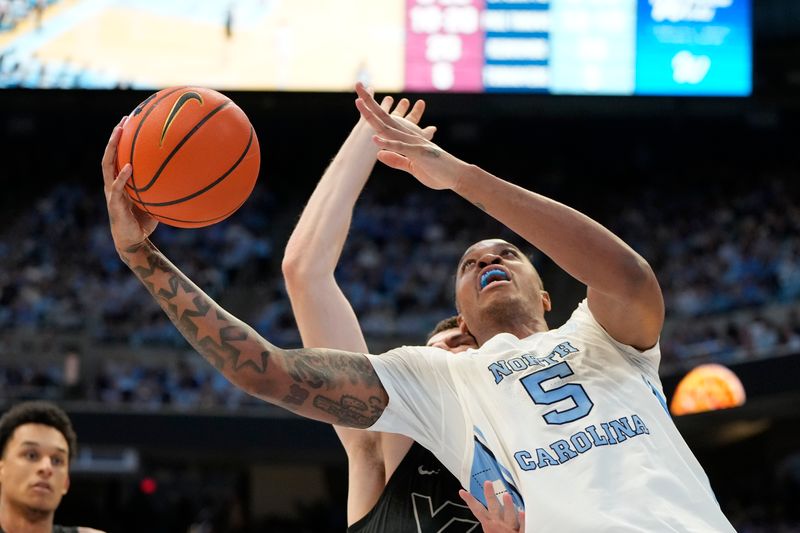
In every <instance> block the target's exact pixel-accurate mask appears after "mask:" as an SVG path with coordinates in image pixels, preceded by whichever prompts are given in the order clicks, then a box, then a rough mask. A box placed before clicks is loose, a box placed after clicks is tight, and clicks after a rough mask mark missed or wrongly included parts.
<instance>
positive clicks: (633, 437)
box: [370, 301, 733, 533]
mask: <svg viewBox="0 0 800 533" xmlns="http://www.w3.org/2000/svg"><path fill="white" fill-rule="evenodd" d="M659 359H660V353H659V349H658V346H656V347H654V348H652V349H650V350H647V351H645V352H640V351H638V350H636V349H635V348H633V347H630V346H626V345H623V344H621V343H619V342H617V341H615V340H614V339H613V338H611V336H610V335H609V334H608V333H606V331H605V330H604V329H603V328H602V327H601V326H600V325H599V324H598V323H597V321H596V320H595V319H594V317H593V316H592V314H591V312H590V311H589V307H588V304H587V302H586V301H584V302H582V303H581V304H580V305H579V306H578V308H577V309H576V310H575V312H574V313H573V314H572V317H571V318H570V319H569V320H568V321H567V322H566V323H565V324H564V325H563V326H562V327H560V328H558V329H554V330H550V331H547V332H542V333H536V334H534V335H531V336H530V337H527V338H525V339H517V338H516V337H515V336H514V335H511V334H508V333H502V334H499V335H497V336H495V337H494V338H492V339H491V340H489V341H488V342H486V343H485V344H484V345H483V346H482V347H481V348H480V349H478V350H469V351H467V352H465V353H462V354H457V355H452V354H450V353H448V352H445V351H444V350H440V349H437V348H427V347H402V348H398V349H396V350H392V351H390V352H387V353H386V354H383V355H381V356H370V360H371V362H372V364H373V366H374V368H375V371H376V372H377V373H378V376H379V377H380V379H381V382H382V383H383V385H384V387H385V388H386V391H387V392H388V394H389V405H388V407H387V409H386V410H385V411H384V413H383V415H382V416H381V418H380V419H379V420H378V422H377V423H376V424H375V425H374V426H373V427H372V428H370V429H372V430H375V431H386V432H394V433H403V434H405V435H408V436H409V437H411V438H413V439H415V440H416V441H417V442H419V443H420V444H422V445H423V446H425V447H427V448H428V449H430V450H431V451H432V452H433V453H434V454H435V455H436V456H437V457H438V458H439V459H440V460H441V461H442V463H443V464H444V465H445V466H446V467H447V468H448V469H450V471H451V472H453V474H454V475H455V476H456V477H458V478H459V479H460V480H461V483H462V485H463V486H464V487H465V488H468V489H469V490H470V492H471V493H472V494H473V495H474V496H475V497H476V498H478V499H479V500H481V501H483V500H484V498H483V482H484V481H485V480H490V481H492V482H493V483H494V485H495V489H496V493H497V494H501V493H503V492H506V491H508V492H510V493H511V494H512V496H513V497H514V499H515V501H516V502H517V503H518V505H524V507H525V512H526V516H527V518H526V524H527V531H528V532H530V533H533V532H534V531H535V532H537V533H540V532H548V531H557V532H573V531H574V532H582V531H642V532H654V531H676V532H678V531H680V532H687V531H696V532H704V533H705V532H711V531H733V528H732V527H731V525H730V523H729V522H728V520H727V519H726V518H725V516H724V515H723V514H722V511H721V510H720V508H719V504H718V503H717V501H716V499H715V498H714V494H713V492H712V490H711V487H710V485H709V482H708V478H707V477H706V475H705V473H704V472H703V469H702V467H701V466H700V464H699V463H698V462H697V460H696V459H695V457H694V455H692V452H691V451H690V450H689V448H688V446H687V445H686V443H685V442H684V440H683V438H682V437H681V436H680V434H679V433H678V430H677V428H676V427H675V424H674V423H673V422H672V419H671V418H670V415H669V413H668V412H667V406H666V403H665V400H664V395H663V391H662V387H661V382H660V380H659V378H658V363H659ZM484 503H485V502H484Z"/></svg>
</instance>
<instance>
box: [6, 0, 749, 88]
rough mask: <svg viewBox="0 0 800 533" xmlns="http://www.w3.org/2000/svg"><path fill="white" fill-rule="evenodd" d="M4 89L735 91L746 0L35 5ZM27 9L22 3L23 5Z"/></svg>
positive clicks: (11, 51) (22, 15) (19, 10)
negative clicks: (359, 85) (357, 86)
mask: <svg viewBox="0 0 800 533" xmlns="http://www.w3.org/2000/svg"><path fill="white" fill-rule="evenodd" d="M14 5H15V6H16V10H15V11H12V12H9V13H6V14H5V15H4V16H3V17H1V18H0V87H11V88H26V87H31V88H65V89H69V88H81V89H100V88H134V89H146V90H152V89H157V88H162V87H166V86H171V85H202V86H207V87H213V88H216V89H220V90H251V91H259V90H268V91H350V90H352V88H353V85H354V83H355V82H356V81H357V80H360V81H363V82H366V83H368V84H370V85H372V86H374V87H375V88H376V89H377V90H380V91H393V92H397V91H410V92H437V91H443V92H466V93H480V92H537V93H551V94H602V95H718V96H746V95H749V94H750V92H751V86H752V80H751V78H752V72H751V70H752V59H751V56H752V52H751V41H752V38H751V0H203V1H197V0H47V1H46V2H45V3H44V5H46V6H47V7H46V8H45V9H44V12H43V13H42V12H37V13H35V12H34V11H33V10H32V9H29V8H26V6H30V5H33V3H28V2H22V3H17V4H14ZM26 9H27V11H26Z"/></svg>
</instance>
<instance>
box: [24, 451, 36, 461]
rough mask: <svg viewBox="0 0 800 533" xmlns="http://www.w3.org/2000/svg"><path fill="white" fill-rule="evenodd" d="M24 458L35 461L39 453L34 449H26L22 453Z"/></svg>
mask: <svg viewBox="0 0 800 533" xmlns="http://www.w3.org/2000/svg"><path fill="white" fill-rule="evenodd" d="M24 457H25V459H29V460H31V461H35V460H37V459H38V458H39V454H38V453H37V452H36V451H35V450H28V451H26V452H25V454H24Z"/></svg>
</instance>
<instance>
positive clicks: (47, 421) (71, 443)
mask: <svg viewBox="0 0 800 533" xmlns="http://www.w3.org/2000/svg"><path fill="white" fill-rule="evenodd" d="M25 424H41V425H43V426H50V427H51V428H54V429H56V430H58V431H59V432H61V434H62V435H64V439H66V441H67V446H68V447H69V457H70V459H71V458H74V457H75V452H76V451H77V450H76V449H77V446H78V437H77V436H76V435H75V430H74V429H72V422H70V420H69V417H68V416H67V413H65V412H64V411H63V410H62V409H61V408H60V407H58V406H57V405H55V404H52V403H50V402H41V401H36V402H22V403H19V404H17V405H15V406H14V407H12V408H11V409H9V410H8V411H6V413H5V414H4V415H3V416H2V418H0V457H2V456H3V455H5V453H6V445H7V444H8V441H9V440H11V436H12V435H13V434H14V432H15V431H16V430H17V428H18V427H19V426H22V425H25Z"/></svg>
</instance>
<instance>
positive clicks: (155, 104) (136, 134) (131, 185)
mask: <svg viewBox="0 0 800 533" xmlns="http://www.w3.org/2000/svg"><path fill="white" fill-rule="evenodd" d="M183 89H186V87H176V88H175V89H174V90H172V91H170V92H168V93H167V94H165V95H164V96H162V97H161V98H159V99H158V100H156V101H155V102H153V105H152V106H150V109H148V110H147V112H146V113H145V114H144V116H143V117H142V120H140V121H139V125H138V126H136V131H135V132H133V139H132V140H131V154H130V156H129V157H128V160H129V161H130V163H131V165H133V150H134V148H135V147H136V139H137V138H138V137H139V132H140V131H141V129H142V126H143V125H144V121H145V120H147V117H149V116H150V113H152V112H153V111H154V110H155V108H156V107H158V104H159V102H161V101H162V100H164V99H165V98H166V97H167V96H169V95H171V94H174V93H176V92H178V91H180V90H183ZM145 102H147V100H145ZM125 187H128V188H130V189H131V190H132V191H133V192H134V193H136V197H137V198H138V199H139V203H142V197H141V195H140V194H139V189H137V188H136V179H135V178H134V173H133V172H131V178H130V181H128V183H126V184H125ZM142 207H143V209H144V210H145V211H146V212H147V213H148V214H151V215H152V213H150V211H149V210H148V209H147V207H144V206H142Z"/></svg>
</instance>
